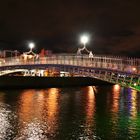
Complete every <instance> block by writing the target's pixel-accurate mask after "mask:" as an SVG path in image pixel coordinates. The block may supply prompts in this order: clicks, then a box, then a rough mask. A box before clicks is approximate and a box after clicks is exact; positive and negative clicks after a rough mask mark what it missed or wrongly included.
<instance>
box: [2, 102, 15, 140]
mask: <svg viewBox="0 0 140 140" xmlns="http://www.w3.org/2000/svg"><path fill="white" fill-rule="evenodd" d="M13 117H14V115H13V114H11V111H10V110H9V109H8V106H7V105H5V104H0V140H4V139H7V138H8V139H9V138H10V136H11V135H12V134H13V133H14V131H13V126H12V125H11V124H10V121H11V120H12V119H13Z"/></svg>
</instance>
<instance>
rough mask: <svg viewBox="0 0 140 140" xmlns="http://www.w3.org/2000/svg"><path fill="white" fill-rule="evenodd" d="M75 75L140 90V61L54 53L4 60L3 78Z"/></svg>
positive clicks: (1, 64)
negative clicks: (52, 74) (13, 76)
mask: <svg viewBox="0 0 140 140" xmlns="http://www.w3.org/2000/svg"><path fill="white" fill-rule="evenodd" d="M46 69H48V70H50V71H51V70H54V69H55V70H57V71H59V72H64V75H63V76H66V75H65V73H69V75H71V76H75V77H76V76H77V77H79V76H80V77H91V78H96V79H99V80H102V81H105V82H109V83H113V84H119V85H121V86H123V87H130V88H133V89H135V90H137V91H140V59H136V58H126V57H113V56H98V55H94V56H93V57H92V58H89V56H88V55H73V54H56V55H55V54H53V55H51V56H47V57H38V58H32V59H29V60H24V59H22V58H21V57H18V56H16V57H10V58H5V59H3V60H2V61H0V76H3V75H8V74H12V73H17V72H21V73H22V74H23V76H26V75H28V76H29V75H30V76H36V75H38V76H45V75H44V73H45V70H46Z"/></svg>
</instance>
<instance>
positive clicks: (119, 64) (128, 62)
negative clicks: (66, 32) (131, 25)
mask: <svg viewBox="0 0 140 140" xmlns="http://www.w3.org/2000/svg"><path fill="white" fill-rule="evenodd" d="M33 64H61V65H73V66H83V67H95V68H104V69H110V70H119V71H123V72H130V73H134V74H140V59H132V58H123V57H111V56H108V57H107V56H94V57H93V58H89V57H88V55H82V56H78V55H68V54H66V55H65V54H63V55H62V54H61V55H60V54H59V55H58V54H57V55H52V56H48V57H39V58H37V59H35V58H33V59H30V60H25V59H23V58H22V57H13V58H5V59H4V61H3V62H1V63H0V67H1V66H13V65H33Z"/></svg>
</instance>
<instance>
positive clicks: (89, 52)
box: [77, 35, 93, 58]
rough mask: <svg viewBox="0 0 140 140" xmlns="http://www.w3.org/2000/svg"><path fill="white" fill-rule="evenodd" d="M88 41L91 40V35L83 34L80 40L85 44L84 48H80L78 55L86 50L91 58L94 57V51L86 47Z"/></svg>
mask: <svg viewBox="0 0 140 140" xmlns="http://www.w3.org/2000/svg"><path fill="white" fill-rule="evenodd" d="M88 41H89V37H88V36H87V35H82V36H81V38H80V42H81V43H82V44H83V47H82V48H78V50H77V55H82V51H83V50H85V51H86V52H87V53H88V54H89V57H90V58H93V54H92V51H89V50H88V49H87V48H86V43H88Z"/></svg>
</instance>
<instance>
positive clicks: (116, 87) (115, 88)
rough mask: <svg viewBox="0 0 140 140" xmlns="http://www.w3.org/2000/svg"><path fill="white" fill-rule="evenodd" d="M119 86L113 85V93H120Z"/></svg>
mask: <svg viewBox="0 0 140 140" xmlns="http://www.w3.org/2000/svg"><path fill="white" fill-rule="evenodd" d="M120 88H121V87H120V85H118V84H116V85H114V86H113V90H114V91H115V92H119V91H120Z"/></svg>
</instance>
